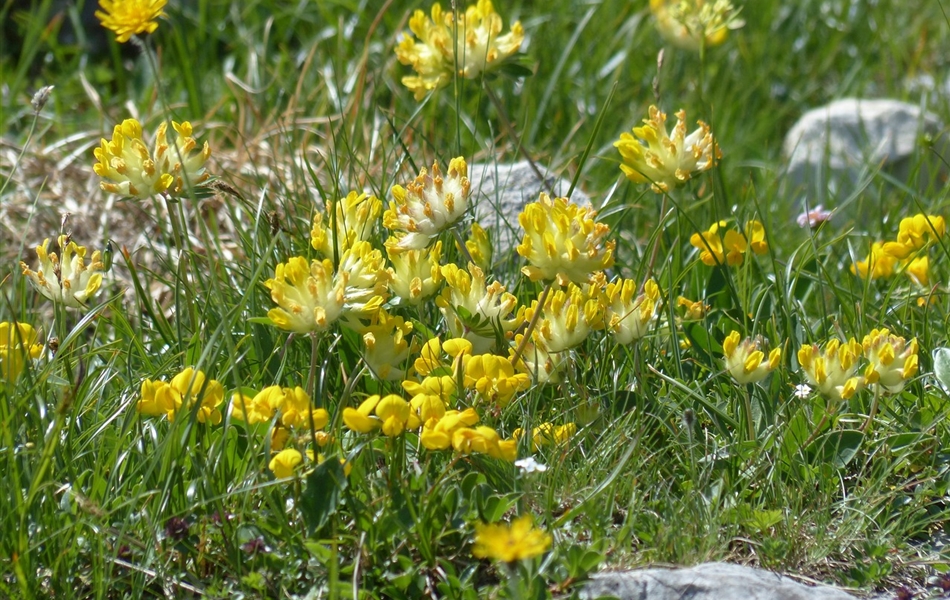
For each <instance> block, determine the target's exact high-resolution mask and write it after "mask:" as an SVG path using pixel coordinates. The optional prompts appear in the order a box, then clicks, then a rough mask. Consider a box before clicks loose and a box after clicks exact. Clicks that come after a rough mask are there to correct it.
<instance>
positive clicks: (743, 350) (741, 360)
mask: <svg viewBox="0 0 950 600" xmlns="http://www.w3.org/2000/svg"><path fill="white" fill-rule="evenodd" d="M762 346H763V343H762V340H761V339H758V338H756V339H750V338H745V339H742V336H741V335H739V332H738V331H733V332H732V333H730V334H729V335H728V336H726V339H725V340H723V342H722V353H723V356H724V357H725V364H726V371H728V372H729V374H730V375H732V377H733V379H735V380H736V381H738V382H739V383H742V384H746V383H755V382H757V381H762V380H763V379H765V378H766V377H767V376H768V374H769V373H771V372H772V371H774V370H775V369H776V367H778V365H779V362H781V360H782V350H781V348H773V349H772V351H771V352H769V355H768V358H766V356H765V352H764V351H763V350H762V349H761V348H762Z"/></svg>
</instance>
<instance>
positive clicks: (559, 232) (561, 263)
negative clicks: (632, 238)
mask: <svg viewBox="0 0 950 600" xmlns="http://www.w3.org/2000/svg"><path fill="white" fill-rule="evenodd" d="M596 216H597V212H596V211H595V210H594V209H592V208H590V207H587V208H582V207H580V206H578V205H577V204H574V203H573V202H570V201H569V200H568V199H567V198H554V199H553V200H552V199H551V197H550V196H548V195H547V194H546V193H545V192H541V195H540V197H539V198H538V201H537V202H532V203H530V204H528V205H527V206H525V208H524V211H522V213H521V214H520V215H518V223H520V224H521V227H522V228H523V229H524V238H523V239H522V241H521V244H520V245H519V246H518V247H517V251H518V254H520V255H521V256H523V257H524V258H525V259H526V260H527V261H528V262H529V263H530V265H529V266H527V267H524V268H523V269H522V270H521V271H522V272H523V273H524V274H525V275H527V276H528V278H530V279H531V280H532V281H538V280H544V281H551V280H556V281H557V283H558V285H561V286H566V285H567V284H568V283H569V282H572V281H573V282H574V283H578V284H581V283H586V282H587V281H588V280H589V279H590V276H591V274H593V273H594V272H595V271H602V270H603V269H607V268H609V267H611V266H613V264H614V255H613V252H614V246H615V245H616V244H615V242H613V241H607V239H606V237H607V234H608V233H609V232H610V228H609V227H608V226H607V225H605V224H603V223H599V222H597V221H595V220H594V217H596Z"/></svg>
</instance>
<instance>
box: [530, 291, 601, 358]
mask: <svg viewBox="0 0 950 600" xmlns="http://www.w3.org/2000/svg"><path fill="white" fill-rule="evenodd" d="M585 288H586V289H585ZM585 288H580V287H578V286H576V285H574V284H573V283H570V284H568V286H567V289H558V290H554V291H553V292H552V293H550V294H548V297H547V300H545V302H544V307H543V308H539V307H538V301H537V300H534V301H532V303H531V306H530V307H527V308H523V309H522V310H521V311H520V314H519V318H518V320H519V321H521V322H531V320H532V319H533V318H534V313H535V311H537V310H541V311H542V313H541V318H540V319H539V320H538V321H537V323H538V325H537V328H536V329H535V332H534V339H535V341H539V342H540V343H541V344H543V345H544V347H545V349H546V350H547V351H548V352H563V351H564V350H569V349H570V348H573V347H575V346H578V345H580V344H581V343H583V342H584V340H586V339H587V336H588V335H589V334H590V332H591V330H594V329H601V328H602V327H603V326H604V306H603V304H601V299H600V291H601V290H600V289H599V288H598V287H595V286H590V285H588V286H585Z"/></svg>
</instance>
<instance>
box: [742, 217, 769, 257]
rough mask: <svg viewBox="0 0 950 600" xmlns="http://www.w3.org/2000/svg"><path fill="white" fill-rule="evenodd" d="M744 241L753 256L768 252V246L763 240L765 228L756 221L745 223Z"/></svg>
mask: <svg viewBox="0 0 950 600" xmlns="http://www.w3.org/2000/svg"><path fill="white" fill-rule="evenodd" d="M745 239H746V241H747V242H748V243H749V248H751V249H752V252H754V253H755V254H765V253H766V252H768V251H769V244H768V242H767V241H766V240H765V227H764V226H763V225H762V223H760V222H758V221H756V220H750V221H748V222H746V224H745Z"/></svg>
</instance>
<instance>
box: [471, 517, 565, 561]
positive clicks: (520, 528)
mask: <svg viewBox="0 0 950 600" xmlns="http://www.w3.org/2000/svg"><path fill="white" fill-rule="evenodd" d="M550 547H551V536H550V535H549V534H547V533H545V532H543V531H541V530H539V529H535V527H534V520H533V519H532V518H531V515H523V516H521V517H518V518H517V519H515V520H514V521H512V522H511V524H510V525H506V524H504V523H492V524H488V523H478V524H476V525H475V545H474V546H472V554H473V555H474V556H475V557H476V558H490V559H492V560H497V561H501V562H507V563H512V562H515V561H518V560H525V559H528V558H534V557H535V556H538V555H540V554H544V553H545V552H546V551H547V549H548V548H550Z"/></svg>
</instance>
